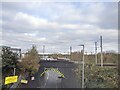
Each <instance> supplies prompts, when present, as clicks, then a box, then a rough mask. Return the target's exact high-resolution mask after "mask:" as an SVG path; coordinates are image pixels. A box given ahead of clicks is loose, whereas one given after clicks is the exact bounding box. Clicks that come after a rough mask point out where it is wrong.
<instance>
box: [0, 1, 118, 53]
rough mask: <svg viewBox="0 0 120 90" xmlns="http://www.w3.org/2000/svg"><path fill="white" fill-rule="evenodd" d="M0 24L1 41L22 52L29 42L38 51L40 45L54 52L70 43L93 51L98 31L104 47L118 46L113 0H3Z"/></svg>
mask: <svg viewBox="0 0 120 90" xmlns="http://www.w3.org/2000/svg"><path fill="white" fill-rule="evenodd" d="M0 15H1V14H0ZM0 17H1V16H0ZM0 24H2V32H1V33H2V44H3V45H8V46H12V47H20V48H21V49H22V50H23V51H24V52H25V51H26V50H27V49H29V48H30V47H31V45H32V44H35V45H36V46H37V48H38V50H39V52H42V46H43V45H46V52H49V53H55V52H68V50H69V47H70V46H73V50H79V49H81V48H80V47H78V46H77V45H79V44H85V50H86V51H87V52H94V42H95V41H99V37H100V35H102V36H103V50H104V51H105V50H115V51H117V50H118V30H117V28H118V3H117V2H99V3H98V2H89V3H88V2H74V3H73V2H31V3H30V2H4V3H2V17H1V19H0ZM98 44H99V43H98ZM98 49H99V48H98Z"/></svg>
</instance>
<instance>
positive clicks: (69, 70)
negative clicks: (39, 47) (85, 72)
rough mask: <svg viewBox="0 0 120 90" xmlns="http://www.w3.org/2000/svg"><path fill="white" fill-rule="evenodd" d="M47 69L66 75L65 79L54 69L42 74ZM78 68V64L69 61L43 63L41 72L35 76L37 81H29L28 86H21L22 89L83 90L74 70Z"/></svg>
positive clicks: (41, 63)
mask: <svg viewBox="0 0 120 90" xmlns="http://www.w3.org/2000/svg"><path fill="white" fill-rule="evenodd" d="M46 68H48V69H49V68H55V69H57V70H58V71H60V72H61V73H62V74H64V76H65V78H61V77H60V76H61V75H60V74H59V73H58V72H56V71H54V70H52V69H50V70H48V71H46V72H45V73H44V74H43V75H42V76H41V74H42V73H43V72H44V71H45V69H46ZM76 68H78V64H76V63H74V62H69V61H64V60H60V61H41V62H40V68H39V71H38V72H37V73H36V74H35V80H33V81H31V80H29V81H28V84H21V85H20V88H81V83H80V82H78V78H77V77H76V75H75V73H74V70H75V69H76Z"/></svg>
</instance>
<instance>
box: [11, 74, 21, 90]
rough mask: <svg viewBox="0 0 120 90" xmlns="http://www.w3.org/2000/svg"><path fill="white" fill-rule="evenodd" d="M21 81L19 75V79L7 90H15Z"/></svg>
mask: <svg viewBox="0 0 120 90" xmlns="http://www.w3.org/2000/svg"><path fill="white" fill-rule="evenodd" d="M21 79H22V76H21V75H20V76H19V78H18V81H17V82H16V83H14V84H13V85H12V86H11V87H10V88H9V90H13V88H17V87H18V85H19V83H20V81H21Z"/></svg>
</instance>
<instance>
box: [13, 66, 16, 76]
mask: <svg viewBox="0 0 120 90" xmlns="http://www.w3.org/2000/svg"><path fill="white" fill-rule="evenodd" d="M15 70H16V68H14V70H13V74H14V76H15Z"/></svg>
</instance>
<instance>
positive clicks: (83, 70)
mask: <svg viewBox="0 0 120 90" xmlns="http://www.w3.org/2000/svg"><path fill="white" fill-rule="evenodd" d="M78 46H82V47H83V65H82V66H83V67H82V88H84V73H85V69H84V45H78Z"/></svg>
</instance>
